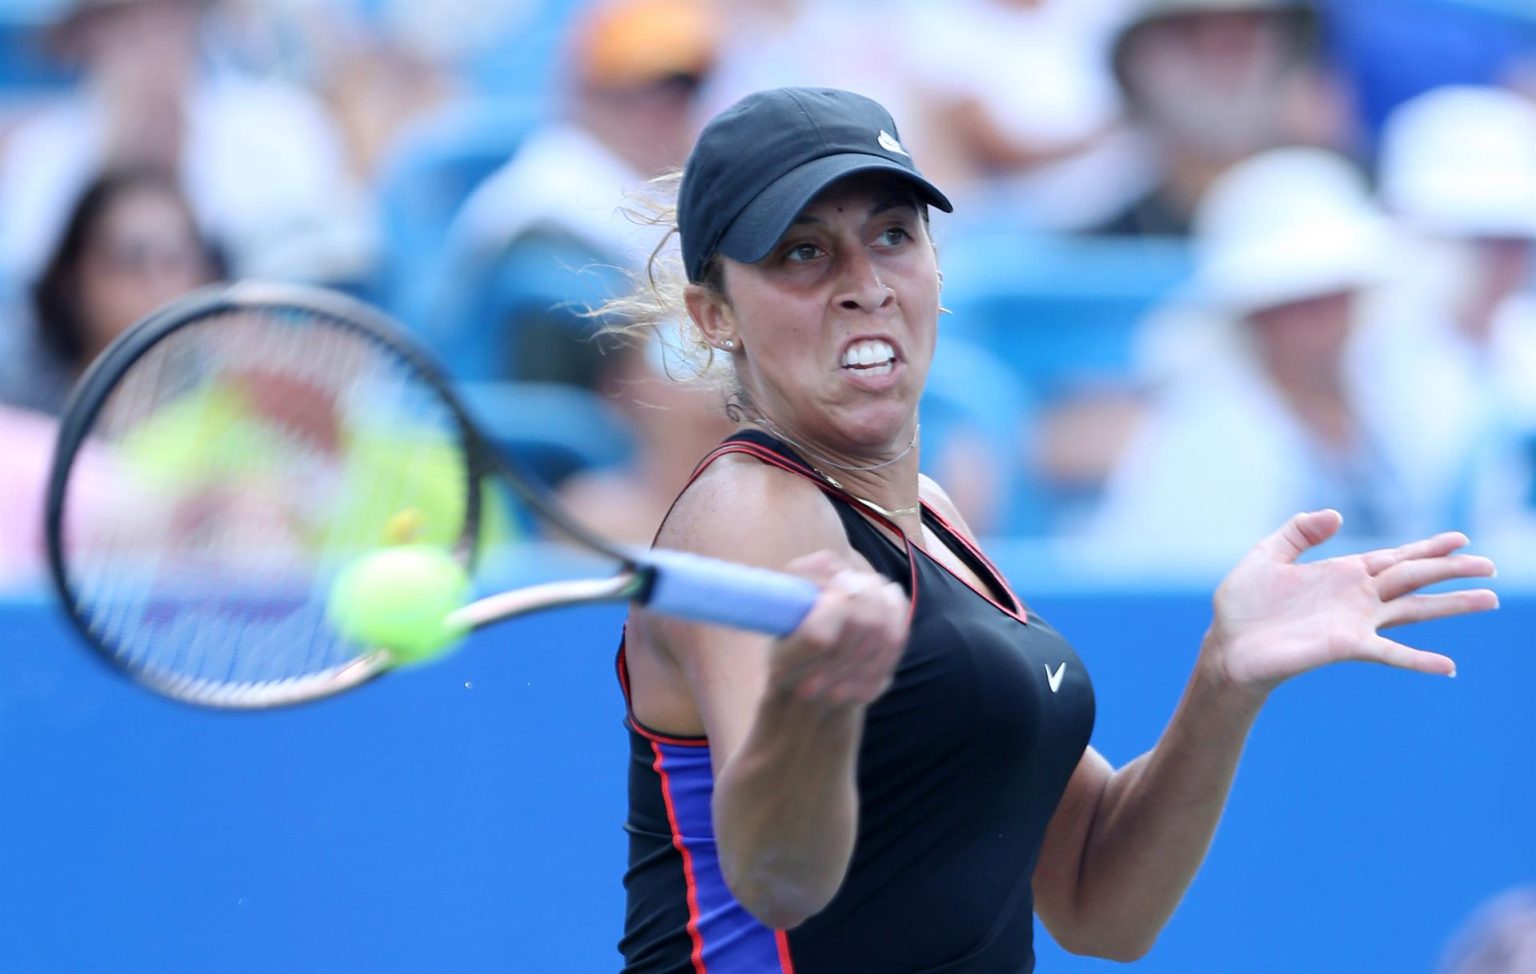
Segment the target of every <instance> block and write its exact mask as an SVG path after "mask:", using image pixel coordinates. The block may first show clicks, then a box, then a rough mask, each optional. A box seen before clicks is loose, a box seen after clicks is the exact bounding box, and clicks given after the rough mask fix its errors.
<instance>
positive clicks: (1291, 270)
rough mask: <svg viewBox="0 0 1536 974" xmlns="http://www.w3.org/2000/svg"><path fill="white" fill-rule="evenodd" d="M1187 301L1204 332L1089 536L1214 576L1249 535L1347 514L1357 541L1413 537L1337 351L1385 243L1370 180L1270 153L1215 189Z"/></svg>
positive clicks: (1339, 164)
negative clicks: (1302, 519)
mask: <svg viewBox="0 0 1536 974" xmlns="http://www.w3.org/2000/svg"><path fill="white" fill-rule="evenodd" d="M1194 245H1195V248H1196V256H1197V270H1196V275H1195V278H1194V282H1193V285H1192V289H1193V290H1192V293H1190V294H1188V295H1186V296H1185V297H1184V298H1183V299H1182V300H1184V301H1186V302H1189V303H1190V304H1192V305H1194V306H1196V307H1197V308H1198V309H1199V313H1198V316H1196V317H1192V318H1190V319H1188V320H1192V321H1193V320H1198V321H1200V322H1201V323H1202V327H1204V328H1206V329H1208V330H1210V331H1211V332H1212V333H1213V334H1208V335H1206V336H1204V341H1203V342H1202V345H1201V348H1202V350H1201V351H1200V352H1199V353H1198V354H1194V353H1191V354H1190V355H1188V356H1187V357H1186V360H1185V361H1184V363H1183V364H1182V366H1181V367H1180V368H1179V369H1177V370H1176V371H1174V372H1172V374H1171V376H1170V377H1169V378H1168V380H1167V382H1166V384H1165V385H1164V387H1163V388H1162V389H1161V390H1160V395H1159V398H1158V401H1157V402H1156V403H1154V405H1153V407H1152V409H1151V411H1150V413H1149V416H1148V419H1147V420H1146V421H1145V422H1144V424H1143V425H1142V427H1141V428H1140V429H1139V430H1138V431H1137V433H1136V434H1135V435H1134V436H1133V438H1132V441H1131V443H1130V445H1129V446H1128V447H1127V449H1126V451H1125V453H1124V454H1123V455H1122V457H1121V459H1120V461H1119V462H1118V463H1117V465H1116V468H1115V470H1114V471H1113V472H1112V473H1111V475H1110V478H1109V482H1108V484H1107V486H1106V488H1105V494H1104V498H1103V500H1102V504H1101V507H1100V509H1099V511H1098V512H1097V515H1096V517H1095V518H1094V519H1093V522H1092V524H1091V526H1090V529H1089V530H1090V533H1091V534H1092V535H1094V536H1095V537H1097V538H1102V539H1103V540H1104V541H1106V542H1107V543H1111V544H1112V546H1113V547H1114V549H1115V552H1116V558H1117V559H1119V560H1124V559H1125V558H1126V556H1127V553H1129V554H1130V557H1131V559H1132V561H1134V562H1136V567H1138V568H1145V567H1148V566H1149V565H1150V564H1160V565H1165V566H1170V567H1171V566H1175V565H1177V566H1178V567H1180V568H1189V569H1196V570H1198V569H1199V568H1201V567H1215V566H1216V565H1217V564H1218V563H1219V562H1220V561H1222V560H1224V559H1229V558H1230V557H1231V556H1232V555H1233V553H1234V552H1236V551H1237V549H1239V548H1240V547H1241V545H1242V542H1241V540H1240V539H1241V538H1243V537H1245V536H1246V535H1248V534H1251V533H1252V530H1253V526H1254V525H1258V524H1263V523H1266V522H1268V521H1272V520H1275V519H1276V518H1281V519H1283V518H1285V517H1287V516H1288V513H1289V512H1295V511H1298V510H1306V509H1309V508H1311V507H1320V506H1328V507H1333V508H1336V509H1338V510H1339V511H1341V512H1342V513H1343V514H1344V516H1345V519H1344V528H1343V530H1344V531H1345V532H1347V533H1349V534H1352V535H1353V536H1354V538H1356V539H1360V538H1362V537H1363V538H1372V537H1375V536H1378V535H1384V534H1396V533H1399V532H1401V531H1404V530H1406V529H1407V527H1406V526H1407V525H1409V524H1414V523H1418V522H1417V521H1416V520H1415V518H1414V514H1415V512H1414V511H1413V510H1411V506H1410V505H1409V504H1407V503H1406V498H1404V497H1402V496H1401V495H1399V494H1398V493H1397V492H1395V490H1394V489H1393V488H1392V486H1391V485H1392V482H1393V478H1392V473H1393V470H1392V467H1393V464H1392V460H1391V458H1390V457H1389V455H1388V454H1387V453H1386V451H1384V450H1383V449H1382V448H1381V446H1380V436H1379V431H1378V429H1377V428H1376V427H1377V423H1376V421H1375V419H1374V418H1373V417H1370V416H1367V415H1365V414H1363V413H1362V412H1361V411H1360V410H1359V408H1358V406H1357V403H1356V402H1355V399H1354V395H1353V392H1352V390H1351V388H1350V387H1349V383H1348V376H1347V375H1346V372H1345V369H1344V362H1345V350H1346V348H1347V345H1348V341H1349V338H1350V334H1351V331H1352V330H1353V328H1354V324H1355V320H1356V317H1357V314H1356V308H1357V299H1358V297H1359V295H1360V294H1361V292H1362V291H1363V290H1365V289H1367V288H1369V287H1371V286H1372V285H1375V284H1377V283H1378V282H1380V281H1381V280H1383V279H1384V277H1385V276H1386V273H1387V269H1388V267H1389V266H1390V259H1391V258H1390V255H1391V245H1392V238H1391V234H1390V231H1389V225H1388V223H1387V222H1386V221H1385V220H1384V219H1382V217H1381V216H1380V214H1379V213H1378V212H1377V211H1376V209H1375V208H1374V206H1373V205H1372V204H1371V202H1370V198H1369V196H1368V194H1367V191H1366V189H1365V186H1364V183H1363V180H1362V179H1361V178H1360V176H1359V174H1358V173H1357V172H1356V171H1355V170H1354V168H1353V167H1352V166H1351V165H1350V163H1348V162H1347V161H1346V160H1344V159H1343V158H1341V157H1339V156H1337V155H1334V154H1332V153H1329V152H1326V151H1324V150H1320V149H1302V148H1292V149H1278V150H1274V151H1272V152H1268V153H1265V154H1262V155H1260V156H1256V157H1255V158H1253V159H1251V160H1249V161H1247V162H1245V163H1242V164H1241V165H1239V166H1237V167H1236V168H1234V169H1233V170H1231V171H1230V172H1229V173H1227V174H1226V175H1225V176H1224V177H1222V178H1221V179H1220V180H1218V181H1217V182H1216V183H1215V184H1214V185H1213V186H1212V188H1211V191H1210V193H1209V194H1208V195H1207V196H1206V198H1205V200H1204V201H1203V203H1202V204H1201V207H1200V209H1199V210H1198V211H1197V213H1196V217H1195V238H1194Z"/></svg>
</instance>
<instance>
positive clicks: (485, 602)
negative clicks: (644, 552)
mask: <svg viewBox="0 0 1536 974" xmlns="http://www.w3.org/2000/svg"><path fill="white" fill-rule="evenodd" d="M649 576H650V573H649V572H646V571H643V570H642V571H638V572H630V571H626V572H621V573H620V574H618V575H614V576H612V577H610V578H592V579H576V580H570V581H560V582H546V583H544V584H543V585H532V586H529V587H527V588H521V589H517V590H515V591H511V592H501V593H498V594H496V595H488V596H486V597H485V598H483V599H477V600H476V601H474V602H471V603H470V604H469V605H466V606H464V607H463V608H461V609H456V610H454V611H453V612H451V613H449V615H448V619H447V623H448V625H449V626H450V627H453V628H455V629H459V630H462V631H466V632H467V631H469V630H472V629H479V628H481V627H482V626H488V625H491V624H492V623H496V622H501V621H502V620H504V619H511V618H514V617H516V616H520V615H526V614H528V613H530V612H537V611H539V610H540V609H552V608H556V607H558V606H562V605H585V604H587V603H591V602H628V601H630V600H640V601H644V594H645V592H646V590H647V589H648V588H649V587H650V577H649Z"/></svg>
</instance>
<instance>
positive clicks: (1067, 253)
mask: <svg viewBox="0 0 1536 974" xmlns="http://www.w3.org/2000/svg"><path fill="white" fill-rule="evenodd" d="M954 237H955V241H954V242H953V243H949V244H946V245H945V246H944V248H943V252H942V262H943V266H944V273H945V279H944V294H943V300H944V304H945V305H946V306H947V307H948V308H950V309H951V310H952V311H953V312H954V314H953V315H952V316H950V317H947V318H945V319H944V328H945V329H946V330H948V332H949V333H950V334H953V335H955V336H957V337H961V338H965V339H966V340H968V341H970V342H972V343H973V344H976V345H979V346H981V347H982V348H985V349H987V350H988V351H989V352H991V353H992V354H993V355H994V356H996V357H997V358H999V359H1000V360H1002V361H1003V362H1004V363H1006V364H1007V365H1008V366H1009V367H1010V368H1011V369H1012V370H1013V372H1014V373H1015V374H1016V375H1017V376H1018V377H1019V379H1020V380H1021V381H1023V382H1024V384H1025V385H1026V386H1027V387H1028V388H1030V389H1032V390H1034V391H1035V392H1036V393H1037V394H1038V395H1039V396H1040V397H1041V398H1042V399H1050V398H1053V397H1056V396H1059V395H1062V394H1065V393H1070V392H1071V391H1073V390H1074V389H1077V388H1081V387H1084V386H1091V385H1093V384H1095V383H1100V382H1106V381H1107V382H1111V383H1118V382H1123V381H1126V380H1128V379H1129V378H1130V370H1131V366H1132V361H1131V356H1132V346H1133V342H1132V340H1133V337H1134V335H1135V332H1136V330H1137V327H1138V325H1139V323H1140V322H1141V320H1142V319H1143V317H1144V316H1145V315H1146V313H1147V312H1148V311H1149V310H1150V309H1151V308H1152V307H1153V306H1154V305H1155V304H1157V303H1158V302H1159V301H1161V300H1162V299H1164V298H1165V297H1166V296H1168V295H1169V294H1170V293H1171V292H1172V291H1173V290H1174V289H1175V288H1176V287H1178V286H1179V285H1180V284H1181V283H1182V282H1183V281H1184V280H1185V279H1186V278H1187V276H1188V274H1189V271H1190V256H1189V252H1188V247H1187V245H1186V244H1185V243H1184V242H1183V241H1179V240H1157V239H1123V240H1122V239H1112V238H1063V237H1046V236H1041V235H1038V234H1028V233H1022V232H1018V231H1014V230H1007V229H1003V230H997V229H987V228H969V229H966V230H964V231H962V232H958V233H955V234H954Z"/></svg>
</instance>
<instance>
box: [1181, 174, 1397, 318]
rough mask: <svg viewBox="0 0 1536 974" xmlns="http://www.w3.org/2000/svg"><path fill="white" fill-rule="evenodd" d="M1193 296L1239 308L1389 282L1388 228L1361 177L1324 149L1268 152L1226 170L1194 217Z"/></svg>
mask: <svg viewBox="0 0 1536 974" xmlns="http://www.w3.org/2000/svg"><path fill="white" fill-rule="evenodd" d="M1194 232H1195V237H1194V249H1195V256H1196V271H1195V277H1194V280H1193V282H1192V283H1193V286H1194V290H1195V296H1196V297H1197V298H1198V299H1199V300H1200V301H1201V302H1203V303H1206V304H1210V305H1213V306H1215V307H1217V308H1220V309H1222V310H1225V311H1230V312H1235V313H1245V312H1249V311H1255V310H1258V309H1261V308H1268V307H1274V306H1276V305H1281V304H1287V303H1290V302H1292V301H1302V300H1306V299H1308V298H1315V297H1322V296H1323V295H1327V294H1333V293H1335V292H1338V291H1344V290H1352V289H1355V288H1361V287H1368V286H1370V285H1372V284H1376V283H1379V282H1381V281H1383V280H1385V279H1386V278H1387V276H1388V275H1389V273H1390V269H1391V247H1392V234H1391V231H1390V226H1389V223H1388V221H1387V220H1386V219H1385V218H1384V217H1383V216H1382V214H1381V213H1380V211H1379V210H1378V209H1377V208H1376V206H1375V204H1374V203H1373V202H1372V200H1371V197H1370V194H1369V192H1368V191H1367V189H1366V186H1365V181H1364V179H1363V178H1362V176H1361V174H1360V173H1359V172H1358V170H1356V169H1355V167H1354V166H1353V165H1352V164H1351V163H1350V162H1349V161H1348V160H1346V159H1345V158H1343V157H1342V156H1339V155H1337V154H1335V153H1332V152H1328V151H1325V150H1322V149H1312V148H1284V149H1274V150H1271V151H1269V152H1264V153H1261V154H1259V155H1257V156H1254V157H1253V158H1251V159H1248V160H1246V161H1244V162H1242V163H1239V164H1238V165H1236V166H1234V167H1233V168H1232V169H1230V170H1228V171H1227V172H1226V173H1224V174H1223V175H1222V176H1221V178H1220V179H1218V180H1217V181H1216V182H1215V183H1214V184H1212V186H1211V188H1210V189H1209V190H1208V191H1207V192H1206V195H1205V197H1204V198H1203V199H1202V200H1201V201H1200V205H1199V207H1198V209H1197V210H1196V213H1195V220H1194Z"/></svg>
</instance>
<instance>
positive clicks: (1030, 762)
mask: <svg viewBox="0 0 1536 974" xmlns="http://www.w3.org/2000/svg"><path fill="white" fill-rule="evenodd" d="M726 453H746V454H749V455H751V456H754V457H756V458H758V459H759V460H761V461H763V462H765V463H769V464H772V465H774V466H777V467H779V468H781V469H783V470H786V471H789V472H791V473H795V474H798V475H800V476H804V477H806V478H807V479H809V480H812V481H813V482H814V483H816V485H817V486H818V487H820V488H821V489H822V491H823V492H824V493H825V494H826V495H827V498H828V500H829V501H830V502H831V503H832V505H833V506H834V507H835V508H836V509H837V513H838V516H839V517H840V518H841V519H842V522H843V526H844V528H845V530H846V531H847V534H848V541H849V543H850V544H851V545H852V546H853V549H854V550H855V551H857V552H859V554H861V555H863V556H864V557H865V558H866V559H868V560H869V563H870V564H871V565H873V566H874V567H875V569H876V570H877V571H879V572H881V573H882V574H884V575H886V576H887V577H889V578H891V579H893V580H895V581H896V582H898V583H900V584H901V585H902V586H903V587H904V588H905V589H906V590H907V592H908V593H909V595H910V597H911V599H912V626H911V636H910V639H909V640H908V643H907V646H906V649H905V650H904V652H903V655H902V658H901V661H900V663H899V665H898V668H897V671H896V675H895V679H894V681H893V683H892V686H891V688H890V689H889V690H888V691H887V692H886V693H885V694H884V695H883V696H882V697H880V699H878V700H877V701H875V703H873V704H872V705H871V706H870V707H869V709H868V711H867V714H866V724H865V729H864V736H863V740H862V744H861V747H860V751H859V762H858V789H859V826H858V837H857V840H856V842H855V845H854V851H853V859H852V862H851V863H850V866H849V869H848V875H847V877H846V878H845V880H844V882H843V884H842V886H841V887H840V888H839V889H838V891H837V894H836V895H835V896H834V897H833V898H832V901H831V902H830V903H829V904H828V905H827V906H826V908H825V909H823V910H822V911H821V912H820V913H818V914H816V915H815V916H813V917H811V918H810V919H809V920H807V921H805V923H803V924H801V925H800V926H798V927H796V928H794V929H793V930H789V931H787V932H786V931H776V930H771V929H769V928H767V927H764V926H763V925H762V924H761V923H759V922H758V921H757V920H755V919H754V918H753V917H752V916H751V915H750V914H748V913H747V912H746V911H745V910H744V909H742V908H741V906H740V905H739V904H737V902H736V900H735V899H734V898H733V897H732V896H731V893H730V890H729V889H728V888H727V887H726V885H725V882H724V880H723V879H722V877H721V872H720V866H719V861H718V859H717V857H716V850H715V840H714V830H713V825H712V821H711V816H710V797H711V795H712V793H713V789H714V776H713V772H712V770H711V767H710V755H709V741H708V740H707V739H705V738H678V737H670V736H668V735H666V734H660V733H657V732H655V731H652V730H650V729H648V728H646V727H644V726H642V725H641V724H640V723H639V722H638V721H637V720H636V719H635V718H634V714H633V710H631V711H630V714H629V719H628V721H627V726H628V729H629V738H630V753H631V761H630V765H629V817H628V821H627V823H626V825H625V829H626V831H627V832H628V833H629V868H628V871H627V872H626V873H625V876H624V885H625V889H626V891H627V909H626V916H625V925H624V936H623V939H622V940H621V941H620V943H619V949H620V951H621V952H622V953H623V955H624V962H625V966H624V970H625V971H626V972H629V974H661V972H666V974H684V972H693V974H705V972H708V974H762V972H768V971H781V972H791V971H793V972H796V974H887V972H889V974H895V972H901V974H919V972H922V974H932V972H940V971H942V972H946V974H959V972H966V974H973V972H974V974H1005V972H1006V974H1020V972H1026V971H1030V970H1032V969H1033V967H1034V915H1033V914H1034V910H1033V906H1034V901H1033V896H1032V894H1031V890H1030V877H1031V875H1032V873H1033V872H1034V868H1035V862H1036V860H1037V858H1038V856H1039V851H1040V843H1041V838H1042V836H1043V835H1044V833H1045V827H1046V824H1047V823H1048V822H1049V821H1050V818H1051V815H1052V813H1053V812H1054V811H1055V809H1056V805H1057V803H1058V802H1059V801H1060V799H1061V795H1062V791H1063V790H1064V789H1065V788H1066V784H1067V780H1068V778H1070V777H1071V775H1072V772H1073V769H1075V768H1076V767H1077V763H1078V760H1079V758H1081V757H1082V754H1083V751H1084V749H1085V748H1086V747H1087V745H1088V737H1089V733H1090V732H1091V730H1092V728H1093V718H1094V701H1093V689H1092V686H1091V685H1090V683H1089V680H1088V674H1087V673H1086V672H1085V671H1084V669H1083V664H1082V662H1081V661H1080V660H1079V659H1078V658H1077V656H1076V654H1074V653H1073V651H1072V649H1071V648H1070V647H1069V646H1068V645H1067V643H1066V641H1065V640H1063V639H1062V638H1061V636H1059V635H1058V634H1057V633H1056V631H1055V630H1053V629H1052V628H1051V627H1050V626H1048V625H1046V624H1045V622H1043V621H1042V620H1041V619H1040V618H1039V617H1038V616H1034V615H1030V614H1028V613H1027V610H1026V609H1025V607H1024V606H1023V605H1022V604H1021V603H1020V602H1019V601H1018V599H1017V598H1015V597H1014V595H1013V594H1012V592H1010V591H1009V590H1008V587H1007V585H1006V583H1005V582H1004V581H1003V579H1002V577H1001V575H1000V574H999V573H998V572H997V570H996V568H994V567H993V566H992V565H991V563H990V562H988V561H987V559H986V558H985V557H984V556H983V555H982V554H981V552H980V551H978V550H976V549H975V548H974V547H973V546H971V545H970V544H968V543H967V542H966V541H965V539H964V538H963V537H962V536H961V535H960V534H959V532H957V531H955V530H954V529H953V528H952V527H951V526H950V525H949V524H948V523H947V522H946V521H945V520H944V518H943V517H941V516H940V515H939V514H938V513H937V512H935V511H933V510H932V509H930V508H928V507H926V506H925V507H924V508H923V520H924V523H925V524H927V525H928V527H929V528H930V529H932V530H933V531H934V532H935V533H936V534H937V535H938V536H939V537H940V538H942V539H943V540H944V543H945V544H946V545H947V546H948V547H949V549H950V550H951V551H953V552H954V553H955V555H957V556H958V557H959V558H960V559H962V560H963V561H964V562H965V563H966V564H967V565H968V566H970V568H971V569H972V570H973V571H974V572H975V573H976V574H977V575H978V576H979V577H981V578H982V579H985V580H987V581H988V587H989V588H990V591H988V592H986V593H981V592H978V591H976V590H975V589H974V588H972V587H971V586H970V585H969V584H967V583H966V582H965V581H963V580H961V579H960V578H959V577H957V576H956V575H954V574H953V573H952V572H950V571H949V570H948V569H946V568H945V567H944V566H943V565H941V564H940V563H938V562H937V561H935V560H933V559H932V558H930V557H929V556H928V555H926V554H925V553H923V552H922V551H921V550H919V549H917V548H915V547H913V546H911V545H905V546H902V545H898V544H897V543H896V542H894V541H892V540H891V539H890V538H889V537H887V536H886V535H884V534H882V533H881V532H880V531H879V530H878V529H877V528H876V527H875V526H874V524H872V523H871V522H870V520H868V518H870V517H871V516H873V515H870V514H867V513H865V512H864V509H863V508H862V507H861V506H860V505H858V504H857V502H855V501H853V500H851V499H850V497H849V496H848V495H847V494H844V493H842V492H841V491H838V490H837V489H836V488H833V487H832V486H831V485H829V484H827V483H826V481H824V480H823V479H822V478H820V477H819V476H817V475H816V474H815V473H814V472H813V471H811V470H810V469H809V468H808V467H807V466H806V465H805V463H804V462H803V461H802V460H800V458H798V457H797V456H796V455H795V454H794V453H793V452H792V451H791V450H790V449H789V448H788V447H787V446H786V445H785V444H783V443H782V442H780V441H778V440H776V439H773V438H772V437H769V436H766V435H765V434H762V433H758V432H756V431H749V432H745V433H739V434H737V435H736V436H733V437H732V438H731V439H729V440H727V441H726V442H725V443H724V444H723V445H722V446H721V447H720V448H719V449H717V450H716V451H715V452H714V453H712V454H710V456H709V457H707V458H705V460H704V462H703V463H701V464H700V465H699V470H701V471H702V470H703V469H704V467H705V466H707V465H708V464H709V463H710V462H712V461H713V460H714V459H716V458H717V457H719V456H722V455H724V454H726ZM694 476H695V477H697V476H698V473H697V472H695V474H694ZM897 534H898V536H899V534H900V532H897ZM618 670H619V680H620V684H621V686H622V687H623V689H624V693H625V697H626V700H627V699H628V694H629V688H628V677H627V670H626V667H625V663H624V649H623V645H622V643H621V645H620V648H619V656H618ZM784 787H786V788H793V787H795V782H794V781H785V782H784Z"/></svg>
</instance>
